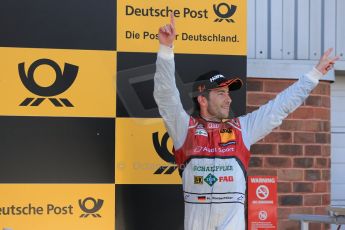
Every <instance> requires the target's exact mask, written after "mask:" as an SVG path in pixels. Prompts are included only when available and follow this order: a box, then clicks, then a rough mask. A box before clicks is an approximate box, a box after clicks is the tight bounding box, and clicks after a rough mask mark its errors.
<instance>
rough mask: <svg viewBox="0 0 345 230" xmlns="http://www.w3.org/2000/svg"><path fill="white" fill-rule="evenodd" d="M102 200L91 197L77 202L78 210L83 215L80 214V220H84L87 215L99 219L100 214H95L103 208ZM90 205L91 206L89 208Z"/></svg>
mask: <svg viewBox="0 0 345 230" xmlns="http://www.w3.org/2000/svg"><path fill="white" fill-rule="evenodd" d="M103 203H104V200H101V199H98V200H97V201H96V199H94V198H92V197H87V198H85V199H84V200H81V199H80V200H79V207H80V209H81V210H82V211H83V212H84V214H81V215H80V217H81V218H86V217H88V216H89V215H91V216H93V217H96V218H97V217H101V215H100V214H98V213H96V212H98V211H99V210H100V209H101V208H102V206H103ZM90 204H91V206H90Z"/></svg>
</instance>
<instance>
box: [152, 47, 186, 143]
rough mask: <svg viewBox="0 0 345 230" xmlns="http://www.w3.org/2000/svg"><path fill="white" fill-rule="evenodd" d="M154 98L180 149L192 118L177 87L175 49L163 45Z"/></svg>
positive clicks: (157, 67)
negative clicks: (182, 101)
mask: <svg viewBox="0 0 345 230" xmlns="http://www.w3.org/2000/svg"><path fill="white" fill-rule="evenodd" d="M153 96H154V98H155V101H156V103H157V105H158V109H159V113H160V115H161V116H162V118H163V120H164V123H165V126H166V128H167V130H168V133H169V135H170V137H171V138H172V140H173V143H174V147H175V149H178V148H180V147H181V146H182V145H183V143H184V141H185V139H186V137H187V132H188V125H189V118H190V116H189V115H188V114H187V113H186V111H185V110H184V109H183V106H182V103H181V99H180V94H179V92H178V89H177V87H176V82H175V62H174V53H173V49H172V48H170V47H167V46H163V45H161V46H160V50H159V52H158V55H157V61H156V73H155V76H154V92H153Z"/></svg>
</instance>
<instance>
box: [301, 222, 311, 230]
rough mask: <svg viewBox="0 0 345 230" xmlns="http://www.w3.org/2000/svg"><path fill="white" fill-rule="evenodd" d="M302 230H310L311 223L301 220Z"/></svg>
mask: <svg viewBox="0 0 345 230" xmlns="http://www.w3.org/2000/svg"><path fill="white" fill-rule="evenodd" d="M301 230H309V223H308V222H306V221H301Z"/></svg>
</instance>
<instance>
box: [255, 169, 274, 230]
mask: <svg viewBox="0 0 345 230" xmlns="http://www.w3.org/2000/svg"><path fill="white" fill-rule="evenodd" d="M248 229H249V230H264V229H277V177H268V176H251V177H249V178H248Z"/></svg>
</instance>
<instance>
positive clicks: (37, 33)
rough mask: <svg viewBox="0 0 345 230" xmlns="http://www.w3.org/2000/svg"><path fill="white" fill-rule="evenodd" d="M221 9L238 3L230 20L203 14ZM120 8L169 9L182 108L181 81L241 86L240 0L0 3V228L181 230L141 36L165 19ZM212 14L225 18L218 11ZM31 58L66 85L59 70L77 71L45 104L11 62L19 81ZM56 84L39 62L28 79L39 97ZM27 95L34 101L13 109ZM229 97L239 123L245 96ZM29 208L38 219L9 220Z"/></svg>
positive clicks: (173, 175) (150, 50)
mask: <svg viewBox="0 0 345 230" xmlns="http://www.w3.org/2000/svg"><path fill="white" fill-rule="evenodd" d="M222 3H226V4H227V5H229V6H230V5H235V6H237V9H236V11H235V13H234V15H233V16H230V17H229V18H231V19H232V20H233V22H228V21H226V20H225V19H226V18H223V20H222V21H219V20H218V21H215V20H216V19H219V17H218V16H217V15H216V13H215V11H214V9H213V6H214V5H215V6H220V4H222ZM169 4H170V5H169ZM131 7H132V8H138V9H139V8H140V9H141V8H142V9H147V8H150V7H153V8H156V9H166V8H167V7H168V8H170V9H174V10H178V11H179V12H180V14H178V15H176V19H175V20H176V26H177V32H178V34H179V36H180V37H178V38H177V40H176V42H175V60H176V81H177V85H178V87H179V90H180V94H181V98H182V102H183V104H184V107H185V109H186V110H187V111H191V106H192V104H191V99H190V94H189V92H190V87H191V82H193V80H194V79H195V78H196V77H197V76H198V75H199V74H201V73H203V72H206V71H208V70H210V69H218V70H220V71H221V72H223V73H225V74H227V75H231V76H237V77H240V78H242V80H243V81H244V82H246V2H245V1H244V2H243V1H240V0H234V1H227V2H223V1H203V2H202V3H200V2H199V1H196V0H192V1H188V2H186V1H182V0H181V1H174V2H173V3H171V1H159V2H157V1H138V0H136V1H134V0H131V1H126V2H123V1H117V2H116V1H115V0H99V1H91V0H83V1H81V0H60V1H55V0H49V1H46V0H36V1H34V2H33V1H18V0H4V1H2V2H1V3H0V60H1V61H0V183H1V184H0V197H1V199H0V228H2V227H11V228H13V230H24V229H28V228H29V229H35V230H43V229H47V228H49V229H51V230H55V229H56V230H57V229H84V230H88V229H105V230H106V229H109V230H110V229H115V228H116V229H120V230H122V229H126V230H132V229H133V230H137V229H162V226H164V229H174V230H176V229H183V215H184V213H183V196H182V186H181V179H180V177H179V175H178V170H177V168H176V165H175V164H174V162H173V160H172V159H173V158H172V155H171V149H172V143H171V140H170V138H169V137H168V136H167V134H166V130H165V128H164V125H163V122H162V120H161V118H159V114H158V110H157V106H156V104H155V103H154V100H153V96H152V91H153V74H154V71H155V65H154V63H155V59H156V52H157V50H158V41H157V40H156V39H154V38H153V39H150V38H144V37H143V35H144V33H149V34H155V33H157V30H158V27H159V26H161V25H164V24H166V23H168V22H169V17H165V16H164V15H163V16H150V17H146V16H138V15H139V13H137V15H136V14H135V13H133V14H131V15H130V12H129V11H130V8H131ZM219 10H220V11H221V12H222V13H223V14H224V12H225V13H226V11H227V10H226V6H225V5H224V4H223V5H221V6H220V7H219ZM126 11H127V14H126ZM139 11H140V10H137V11H136V12H139ZM188 12H189V13H188ZM193 12H194V13H193ZM184 13H185V14H184ZM229 18H227V19H229ZM126 31H127V32H126ZM126 33H127V35H128V34H130V33H132V34H135V33H138V34H139V35H140V38H139V39H136V38H133V37H131V38H129V37H126ZM183 33H185V34H188V35H196V36H198V35H199V34H201V36H202V35H211V37H212V36H213V34H215V36H218V35H219V36H230V37H235V40H233V41H231V42H221V41H190V40H183V39H182V34H183ZM153 36H154V35H153ZM40 59H49V60H51V61H53V62H55V63H56V64H57V65H58V66H59V68H60V70H61V72H62V73H63V76H62V78H68V77H71V76H67V73H66V75H64V70H66V68H67V67H66V66H67V65H69V64H71V65H74V66H77V67H78V72H77V74H76V77H75V80H74V82H73V83H72V84H71V86H70V87H69V88H67V89H66V90H65V91H63V92H62V93H59V94H57V95H52V96H42V95H41V96H40V95H37V94H35V93H33V92H31V91H30V90H29V89H28V88H26V87H25V86H24V84H23V82H22V81H21V79H20V76H19V70H18V65H19V64H20V63H24V69H25V73H26V74H27V75H29V73H28V72H29V69H30V66H31V65H32V64H33V63H34V62H36V61H37V60H40ZM55 75H56V73H55V72H54V70H53V69H52V68H51V67H50V66H49V65H39V66H38V67H37V68H36V69H35V71H34V75H33V79H34V82H35V83H36V84H37V85H39V86H40V87H41V88H44V87H46V88H49V87H51V85H52V84H53V83H54V82H55V81H56V79H55ZM27 98H33V101H34V100H36V99H37V98H42V99H43V101H42V102H41V104H39V105H37V106H33V104H32V103H29V104H28V105H26V106H20V104H21V103H22V102H23V101H24V100H25V99H27ZM232 98H233V103H232V113H233V114H235V115H236V116H238V115H241V114H243V113H244V112H245V101H246V89H245V87H243V88H242V89H241V90H239V91H238V92H235V93H233V94H232ZM55 99H56V100H58V101H59V102H60V105H59V106H56V105H54V103H53V102H52V100H55ZM61 99H67V100H68V101H69V102H70V103H71V104H72V105H73V107H69V106H67V105H66V104H63V103H61V102H62V101H63V100H61ZM90 198H92V199H94V200H95V202H94V203H93V202H92V201H90V200H91V199H90ZM100 200H103V204H102V205H101V206H97V204H98V202H99V201H100ZM83 201H84V202H85V203H84V206H85V207H83V205H80V202H83ZM96 203H97V204H96ZM28 206H31V207H35V208H38V207H41V208H42V210H43V212H42V214H37V213H36V214H35V213H34V209H31V213H29V214H27V215H24V214H22V213H21V214H19V211H18V210H19V209H21V210H23V209H22V208H24V207H28ZM96 206H97V207H96ZM11 207H13V208H12V211H9V210H11ZM48 207H54V209H53V210H48ZM83 208H86V209H88V210H89V211H88V212H85V211H83ZM93 208H95V209H94V210H93V211H92V209H93ZM36 211H37V209H36ZM6 212H11V213H10V214H8V213H7V214H6ZM87 213H88V214H89V215H88V216H86V217H85V216H83V214H84V215H85V214H87ZM14 214H16V215H14ZM92 214H94V216H93V215H92ZM96 214H98V215H99V216H97V215H96Z"/></svg>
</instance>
